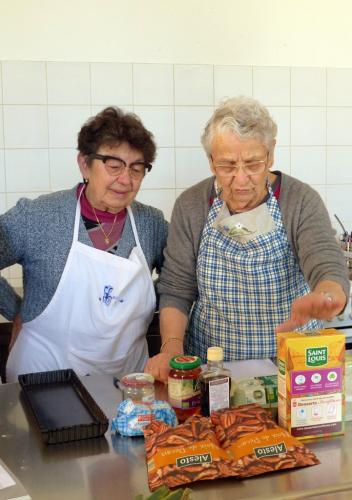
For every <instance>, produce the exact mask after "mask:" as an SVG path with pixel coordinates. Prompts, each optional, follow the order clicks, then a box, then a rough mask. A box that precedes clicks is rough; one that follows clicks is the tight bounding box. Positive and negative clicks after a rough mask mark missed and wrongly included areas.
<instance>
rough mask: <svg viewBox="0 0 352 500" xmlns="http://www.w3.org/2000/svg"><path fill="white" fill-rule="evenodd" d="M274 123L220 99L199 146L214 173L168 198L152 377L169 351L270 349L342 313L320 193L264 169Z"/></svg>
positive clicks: (249, 355) (255, 105)
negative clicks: (279, 339) (285, 335)
mask: <svg viewBox="0 0 352 500" xmlns="http://www.w3.org/2000/svg"><path fill="white" fill-rule="evenodd" d="M276 133H277V126H276V124H275V122H274V121H273V119H272V118H271V117H270V115H269V113H268V110H267V109H266V108H265V107H264V106H262V105H261V104H260V103H259V102H258V101H256V100H254V99H252V98H247V97H238V98H233V99H229V100H227V101H226V102H224V103H223V104H221V105H220V106H219V107H218V108H217V109H216V110H215V112H214V114H213V116H212V117H211V119H210V120H209V122H208V123H207V125H206V127H205V130H204V133H203V136H202V143H203V146H204V149H205V151H206V154H207V156H208V158H209V164H210V169H211V172H212V173H213V176H212V177H210V178H208V179H205V180H204V181H202V182H200V183H199V184H197V185H195V186H193V187H191V188H190V189H188V190H186V191H185V192H184V193H182V194H181V195H180V196H179V198H178V199H177V201H176V204H175V208H174V211H173V215H172V220H171V226H170V230H169V236H168V242H167V247H166V250H165V262H164V267H163V270H162V273H161V277H160V282H159V286H158V290H159V293H160V295H161V298H160V326H161V336H162V346H161V351H160V354H158V355H157V356H155V357H153V358H151V359H149V361H148V363H147V365H146V371H148V372H150V373H152V374H153V375H154V376H156V377H157V378H158V379H160V380H165V379H166V378H167V375H168V370H169V368H168V363H169V360H170V359H171V357H173V356H175V355H177V354H180V353H183V352H186V353H187V354H193V355H197V356H200V357H201V358H202V360H203V362H205V361H206V354H207V348H208V347H209V346H214V345H216V346H221V347H222V348H223V351H224V359H225V361H231V360H238V359H253V358H268V357H274V356H275V355H276V332H279V331H288V330H292V329H300V330H302V329H305V330H306V329H314V328H318V327H321V326H322V321H321V320H326V319H329V318H330V317H332V316H334V315H336V314H338V313H340V312H341V310H343V308H344V307H345V304H346V300H347V296H348V294H349V280H348V275H347V269H346V265H345V261H344V258H343V255H342V252H341V250H340V248H339V246H338V244H337V242H336V241H335V237H334V231H333V229H332V227H331V223H330V219H329V216H328V213H327V211H326V209H325V206H324V204H323V202H322V200H321V198H320V196H319V195H318V194H317V193H316V191H314V190H313V189H312V188H311V187H310V186H308V185H307V184H305V183H303V182H300V181H299V180H297V179H294V178H292V177H290V176H289V175H286V174H284V173H281V172H279V171H271V168H272V166H273V163H274V148H275V142H276V141H275V137H276Z"/></svg>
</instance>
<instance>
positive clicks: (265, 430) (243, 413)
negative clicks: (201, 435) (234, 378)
mask: <svg viewBox="0 0 352 500" xmlns="http://www.w3.org/2000/svg"><path fill="white" fill-rule="evenodd" d="M211 421H212V423H213V424H214V426H215V430H216V434H217V436H218V439H219V441H220V443H221V446H222V447H223V448H224V449H225V450H228V451H229V454H230V455H231V457H232V468H233V471H234V475H236V476H237V477H239V478H242V477H250V476H256V475H258V474H263V473H265V472H273V471H276V470H281V469H290V468H294V467H304V466H307V465H316V464H319V463H320V462H319V460H318V459H317V458H316V456H315V455H314V453H312V452H311V451H309V450H308V448H307V447H306V446H304V445H303V444H302V443H301V442H300V441H298V440H297V439H295V438H294V437H292V436H291V435H290V434H289V432H288V431H286V430H285V429H283V428H282V427H279V426H278V425H277V424H276V423H275V422H274V420H273V419H272V417H271V414H270V413H269V412H268V411H267V410H265V409H264V408H262V407H261V406H259V405H257V404H251V405H243V406H238V407H237V408H233V409H228V410H223V411H221V412H213V413H212V414H211Z"/></svg>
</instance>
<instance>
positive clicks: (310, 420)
mask: <svg viewBox="0 0 352 500" xmlns="http://www.w3.org/2000/svg"><path fill="white" fill-rule="evenodd" d="M341 420H342V394H341V393H336V394H326V395H317V396H305V397H302V398H292V399H291V434H292V436H296V437H299V436H316V435H318V434H329V433H331V432H339V431H341V429H342V422H341Z"/></svg>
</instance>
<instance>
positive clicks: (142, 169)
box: [88, 153, 152, 181]
mask: <svg viewBox="0 0 352 500" xmlns="http://www.w3.org/2000/svg"><path fill="white" fill-rule="evenodd" d="M88 158H90V159H91V160H101V161H102V162H103V163H104V167H105V170H106V171H107V173H108V174H109V175H111V176H112V177H117V176H119V175H121V174H122V172H123V171H124V170H125V169H126V168H128V171H129V173H130V176H131V177H132V179H135V180H138V181H139V180H141V179H143V177H144V176H145V174H146V172H150V171H151V169H152V164H151V163H147V162H146V161H142V160H138V161H134V162H132V163H130V164H129V165H127V163H126V162H125V160H122V158H118V157H117V156H109V155H101V154H99V153H92V154H90V155H88Z"/></svg>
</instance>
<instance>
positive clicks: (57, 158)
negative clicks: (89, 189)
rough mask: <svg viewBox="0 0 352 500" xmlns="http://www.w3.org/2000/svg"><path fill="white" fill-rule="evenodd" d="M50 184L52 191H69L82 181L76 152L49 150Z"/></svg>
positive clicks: (71, 150) (72, 150)
mask: <svg viewBox="0 0 352 500" xmlns="http://www.w3.org/2000/svg"><path fill="white" fill-rule="evenodd" d="M49 154H50V182H51V190H52V191H60V190H61V189H71V188H72V187H73V186H74V185H75V184H77V183H78V182H81V181H82V175H81V172H80V170H79V167H78V164H77V150H75V149H55V148H53V149H50V152H49Z"/></svg>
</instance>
